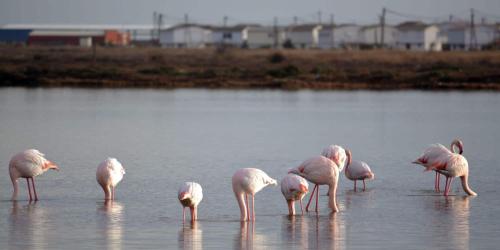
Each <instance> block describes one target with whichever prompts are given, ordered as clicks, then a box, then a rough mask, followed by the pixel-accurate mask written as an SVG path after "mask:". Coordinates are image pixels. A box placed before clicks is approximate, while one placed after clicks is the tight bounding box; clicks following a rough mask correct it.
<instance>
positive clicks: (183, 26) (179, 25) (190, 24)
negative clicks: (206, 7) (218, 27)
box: [162, 23, 213, 31]
mask: <svg viewBox="0 0 500 250" xmlns="http://www.w3.org/2000/svg"><path fill="white" fill-rule="evenodd" d="M190 27H195V28H200V29H207V30H212V29H213V27H212V26H210V25H204V24H197V23H181V24H177V25H174V26H171V27H168V28H166V29H162V30H164V31H170V30H175V29H183V28H190Z"/></svg>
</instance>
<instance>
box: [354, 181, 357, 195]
mask: <svg viewBox="0 0 500 250" xmlns="http://www.w3.org/2000/svg"><path fill="white" fill-rule="evenodd" d="M356 191H357V190H356V180H355V181H354V192H356Z"/></svg>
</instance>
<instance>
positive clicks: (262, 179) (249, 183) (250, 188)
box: [232, 168, 277, 221]
mask: <svg viewBox="0 0 500 250" xmlns="http://www.w3.org/2000/svg"><path fill="white" fill-rule="evenodd" d="M232 182H233V191H234V195H235V196H236V200H237V201H238V205H239V206H240V212H241V217H240V219H241V221H247V220H253V221H255V194H256V193H257V192H259V191H260V190H261V189H263V188H264V187H266V186H268V185H275V186H276V185H277V182H276V180H275V179H273V178H271V177H269V176H268V175H267V174H266V173H265V172H264V171H262V170H260V169H256V168H242V169H239V170H238V171H236V173H234V175H233V179H232ZM248 195H250V196H252V216H250V211H249V209H248Z"/></svg>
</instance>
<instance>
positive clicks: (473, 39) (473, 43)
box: [469, 9, 477, 50]
mask: <svg viewBox="0 0 500 250" xmlns="http://www.w3.org/2000/svg"><path fill="white" fill-rule="evenodd" d="M476 47H477V38H476V26H475V25H474V9H470V39H469V50H472V49H476Z"/></svg>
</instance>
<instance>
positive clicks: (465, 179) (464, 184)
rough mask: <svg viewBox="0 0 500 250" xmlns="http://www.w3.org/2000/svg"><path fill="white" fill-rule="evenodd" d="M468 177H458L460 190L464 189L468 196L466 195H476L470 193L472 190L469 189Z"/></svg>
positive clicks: (472, 192)
mask: <svg viewBox="0 0 500 250" xmlns="http://www.w3.org/2000/svg"><path fill="white" fill-rule="evenodd" d="M468 179H469V176H468V175H464V176H460V180H461V181H462V188H463V189H464V191H465V192H466V193H467V194H468V195H474V196H475V195H477V194H476V192H474V191H472V189H470V187H469V181H468Z"/></svg>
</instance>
